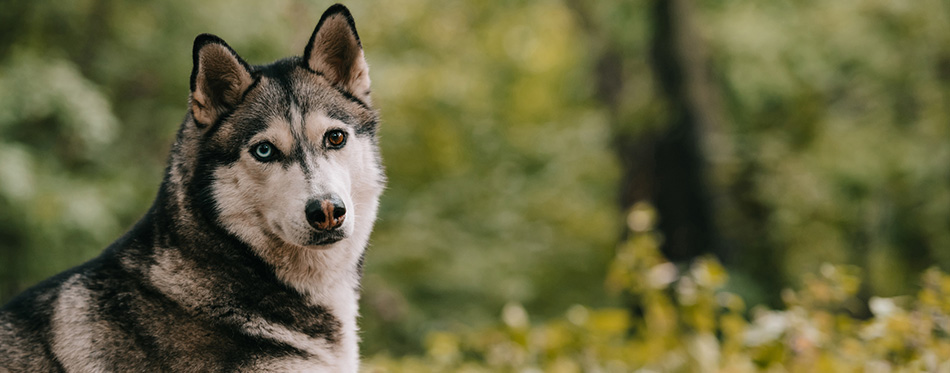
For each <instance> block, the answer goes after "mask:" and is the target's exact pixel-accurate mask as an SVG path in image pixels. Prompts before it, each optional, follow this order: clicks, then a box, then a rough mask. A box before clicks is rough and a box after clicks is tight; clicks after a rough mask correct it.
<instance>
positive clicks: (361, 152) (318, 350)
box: [0, 5, 385, 372]
mask: <svg viewBox="0 0 950 373" xmlns="http://www.w3.org/2000/svg"><path fill="white" fill-rule="evenodd" d="M194 64H195V65H194V70H193V71H192V75H191V96H190V104H191V105H190V110H189V111H188V115H187V116H186V119H185V121H184V122H183V123H182V125H181V128H180V130H179V133H178V138H177V140H176V142H175V144H174V146H173V148H172V151H171V154H170V160H169V166H168V169H167V170H166V175H165V178H164V180H163V182H162V186H161V188H160V190H159V193H158V196H157V197H156V199H155V202H154V204H153V206H152V207H151V209H150V210H149V211H148V212H147V213H146V214H145V216H144V217H143V218H142V220H140V221H139V222H138V223H137V224H136V225H135V227H133V228H132V229H131V230H130V231H129V232H128V233H126V234H125V235H124V236H123V237H122V238H120V239H119V240H118V241H116V242H115V243H113V244H112V245H111V246H110V247H109V248H107V249H106V250H105V251H104V252H103V253H102V254H101V255H100V256H99V257H97V258H95V259H93V260H91V261H89V262H87V263H85V264H83V265H81V266H79V267H76V268H73V269H71V270H69V271H67V272H64V273H61V274H59V275H57V276H54V277H52V278H50V279H47V280H46V281H44V282H42V283H40V284H38V285H36V286H34V287H32V288H30V289H29V290H27V291H26V292H24V293H22V294H20V295H19V296H17V297H16V298H14V299H13V300H12V301H10V302H9V303H7V304H6V305H5V306H4V307H3V308H2V309H0V372H2V371H4V370H9V371H14V372H20V371H24V372H35V371H75V372H102V371H255V372H256V371H303V370H307V371H326V372H339V371H344V372H349V371H355V370H357V368H358V364H359V363H358V347H357V336H356V314H357V305H358V298H359V293H358V291H359V281H360V276H361V266H362V260H363V253H364V250H365V247H366V244H367V242H368V239H369V233H370V231H371V230H372V226H373V221H374V220H375V218H376V210H377V208H378V198H379V195H380V194H381V192H382V188H383V184H384V182H385V178H384V176H383V172H382V167H381V165H380V159H379V151H378V146H377V142H376V126H377V121H378V119H377V118H378V116H377V114H376V112H375V110H373V109H372V108H371V106H370V99H369V78H368V68H367V66H366V62H365V60H364V57H363V51H362V45H361V43H360V40H359V36H358V35H357V33H356V29H355V25H354V22H353V19H352V18H351V16H350V13H349V11H348V10H347V9H346V8H345V7H343V6H342V5H334V6H333V7H331V8H330V9H328V10H327V11H326V12H325V13H324V15H323V17H322V18H321V19H320V22H319V23H318V25H317V27H316V29H315V30H314V33H313V36H311V39H310V42H309V43H308V45H307V48H306V49H305V51H304V53H303V56H302V57H292V58H288V59H284V60H280V61H277V62H275V63H272V64H270V65H263V66H250V65H248V64H246V63H245V62H244V61H243V60H242V59H241V58H240V57H239V56H238V55H237V53H235V52H234V50H232V49H231V48H230V47H229V46H228V45H227V44H226V43H225V42H224V41H223V40H221V39H220V38H217V37H215V36H212V35H201V36H199V37H198V38H197V39H196V40H195V46H194Z"/></svg>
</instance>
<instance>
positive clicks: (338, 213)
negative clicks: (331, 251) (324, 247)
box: [306, 194, 346, 231]
mask: <svg viewBox="0 0 950 373" xmlns="http://www.w3.org/2000/svg"><path fill="white" fill-rule="evenodd" d="M306 213H307V223H310V226H311V227H313V228H315V229H316V230H319V231H331V230H334V229H337V228H339V227H340V226H341V225H343V219H345V218H346V206H344V205H343V200H341V199H340V197H338V196H337V195H335V194H325V195H323V196H320V197H318V198H316V199H312V200H310V201H308V202H307V210H306Z"/></svg>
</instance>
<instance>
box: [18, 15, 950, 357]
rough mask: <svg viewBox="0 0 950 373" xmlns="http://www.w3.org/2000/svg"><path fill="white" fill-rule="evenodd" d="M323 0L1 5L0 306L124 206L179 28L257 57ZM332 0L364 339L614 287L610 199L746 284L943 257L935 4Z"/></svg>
mask: <svg viewBox="0 0 950 373" xmlns="http://www.w3.org/2000/svg"><path fill="white" fill-rule="evenodd" d="M330 4H331V3H330V2H326V1H319V2H309V1H295V0H278V1H268V2H241V3H235V2H231V1H222V0H209V1H201V2H194V1H184V0H169V1H162V2H136V1H120V0H76V1H68V2H54V1H29V0H2V1H0V9H2V12H0V301H5V300H7V299H9V298H10V297H11V296H13V295H14V294H16V293H17V292H19V291H21V290H23V289H25V288H26V287H28V286H30V285H32V284H34V283H35V282H37V281H39V280H40V279H42V278H45V277H47V276H50V275H52V274H54V273H56V272H58V271H61V270H64V269H66V268H68V267H71V266H74V265H76V264H78V263H80V262H82V261H84V260H86V259H89V258H91V257H93V256H95V255H97V254H98V253H99V252H100V251H101V249H102V248H104V247H105V246H106V245H107V244H109V243H110V242H112V241H113V240H114V239H115V238H117V237H118V236H119V235H120V234H121V233H122V232H123V231H124V230H125V229H127V228H128V227H130V226H131V224H133V223H134V222H135V221H136V220H137V219H138V218H139V217H140V216H141V215H142V214H143V213H144V212H145V211H146V209H147V208H148V206H149V205H150V203H151V201H152V199H153V197H154V195H155V193H156V190H157V187H158V185H159V182H160V181H161V177H162V172H163V169H164V166H165V161H166V156H167V152H168V149H169V147H170V144H171V143H172V141H173V138H174V135H175V131H176V129H177V127H178V125H179V124H180V122H181V120H182V118H183V116H184V114H185V110H186V102H187V96H188V77H189V74H190V71H191V61H192V60H191V55H190V54H191V46H192V41H193V40H194V37H195V36H196V35H198V34H200V33H203V32H210V33H213V34H216V35H219V36H221V37H222V38H223V39H225V40H227V41H228V43H229V44H230V45H231V46H232V47H233V48H234V49H235V50H236V51H237V52H238V53H240V54H241V55H242V57H244V59H245V60H247V61H248V62H249V63H252V64H261V63H268V62H270V61H273V60H275V59H277V58H281V57H284V56H288V55H299V54H302V51H303V47H304V45H305V43H306V40H307V38H308V37H309V36H310V33H311V32H312V30H313V27H314V26H315V24H316V22H317V20H318V19H319V16H320V14H321V13H322V12H323V10H324V9H325V8H326V7H328V6H329V5H330ZM346 5H347V6H348V7H350V9H351V11H352V12H353V14H354V16H355V18H356V24H357V28H358V30H359V33H360V37H361V39H362V41H363V46H364V48H365V51H366V55H367V59H368V62H369V65H370V71H371V76H372V80H373V92H374V93H373V94H374V99H375V103H376V106H377V107H378V108H379V109H380V110H381V114H382V118H383V122H382V127H381V136H382V137H381V145H382V148H383V158H384V161H385V164H386V167H387V172H388V175H389V178H390V181H389V188H388V190H387V191H386V193H385V194H384V197H383V202H382V208H381V212H380V219H379V221H378V223H377V228H376V230H375V233H374V235H373V238H372V244H371V247H370V248H369V252H368V258H367V267H366V275H365V279H364V296H363V299H362V315H363V316H362V319H361V325H362V330H363V332H362V333H363V340H364V342H363V345H362V348H363V354H364V355H373V354H377V353H380V352H384V351H385V352H386V353H387V354H391V355H393V356H401V355H403V354H412V353H419V352H420V351H423V350H424V349H425V347H424V346H425V345H426V343H429V342H426V338H427V337H426V336H427V335H430V332H432V331H440V330H448V331H453V330H461V329H465V328H477V327H479V326H481V325H492V323H495V322H496V320H498V318H499V315H500V314H501V310H502V309H505V310H506V312H507V311H508V310H512V309H513V310H516V311H517V310H521V309H523V310H525V312H526V313H527V314H530V315H531V317H532V318H536V319H540V320H544V319H546V318H551V317H556V316H558V315H561V314H562V313H563V312H564V310H565V309H568V308H569V307H571V305H575V304H583V305H586V306H588V307H625V306H624V305H629V304H630V303H631V302H635V301H631V300H630V299H625V297H618V296H615V295H610V294H608V292H607V291H606V289H605V286H604V283H605V281H606V277H607V272H608V271H607V268H608V267H609V265H610V263H611V260H612V258H614V256H615V254H616V251H617V249H618V247H619V246H618V244H619V243H620V242H623V241H624V240H626V239H627V238H629V234H630V233H626V232H628V228H627V227H628V226H630V228H633V230H634V231H636V230H637V227H638V224H641V225H642V221H640V220H637V218H636V217H637V216H641V215H642V214H641V215H637V214H632V215H629V216H630V217H631V219H630V220H631V221H629V222H627V221H626V219H627V216H628V215H627V211H629V210H630V209H631V207H634V206H636V208H634V210H635V211H640V212H642V213H645V214H655V215H656V217H655V220H649V219H648V220H649V221H655V222H657V225H656V227H655V229H656V237H658V240H657V245H658V246H657V247H658V249H659V251H660V253H661V254H662V255H663V256H664V257H665V258H668V259H669V260H671V261H672V263H674V264H675V265H677V266H678V267H679V268H681V269H682V268H686V266H687V265H688V263H691V262H692V261H693V260H694V259H696V258H699V257H702V258H710V257H714V258H718V260H719V261H720V262H721V263H722V264H723V265H724V267H725V269H726V270H728V273H729V280H728V282H727V283H725V284H724V285H723V286H724V289H726V290H727V291H729V292H731V293H734V294H738V295H739V296H741V297H742V298H743V299H745V302H747V303H748V304H750V305H754V304H764V305H768V306H770V307H779V306H781V305H782V303H783V301H784V302H787V299H783V298H782V297H781V294H782V291H781V290H782V289H784V288H787V287H797V286H800V285H801V280H800V279H801V278H802V274H806V273H817V272H819V269H820V268H822V265H823V263H832V264H849V265H853V266H856V267H859V268H862V269H863V270H862V271H860V272H858V273H859V274H856V276H857V277H859V278H862V279H863V281H862V282H861V284H862V285H860V287H859V288H857V289H855V290H854V292H855V295H856V297H858V298H860V299H863V300H865V301H866V300H867V299H869V298H870V297H871V296H872V295H877V296H886V297H888V296H896V295H902V294H912V293H914V292H916V291H917V290H918V289H919V288H920V274H921V273H923V272H924V270H925V269H927V268H930V267H934V266H936V267H938V268H942V269H944V270H946V269H950V1H946V0H919V1H914V2H904V1H889V0H848V1H769V2H763V1H753V0H708V1H686V0H669V1H664V0H654V1H631V0H598V1H585V0H537V1H519V0H509V1H498V2H483V1H475V0H465V1H436V0H417V1H400V2H351V3H348V4H346ZM651 206H652V207H651ZM641 220H642V219H641ZM628 223H629V224H628ZM650 229H652V228H650ZM709 255H711V256H709ZM825 275H828V273H827V271H826V273H825ZM628 298H629V297H628ZM506 305H508V306H507V307H506ZM512 305H517V307H515V308H512ZM520 307H523V308H520ZM871 311H873V310H869V309H868V308H867V307H864V308H862V307H857V308H856V309H852V310H850V311H849V313H850V314H852V315H854V316H856V317H867V316H869V315H870V314H871ZM512 312H515V311H512ZM508 313H509V315H508V316H510V312H508ZM515 314H516V315H517V314H518V313H517V312H515Z"/></svg>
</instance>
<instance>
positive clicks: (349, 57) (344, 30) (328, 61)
mask: <svg viewBox="0 0 950 373" xmlns="http://www.w3.org/2000/svg"><path fill="white" fill-rule="evenodd" d="M303 60H304V64H305V65H306V67H307V68H308V69H309V70H311V71H314V72H316V73H319V74H322V75H323V76H324V77H325V78H326V79H327V80H329V81H330V83H331V84H333V85H334V86H336V87H338V88H340V89H342V90H344V91H346V92H347V93H350V94H352V95H353V96H355V97H357V98H359V99H360V100H363V101H364V102H367V103H368V102H369V91H370V90H369V84H370V81H369V66H368V65H367V64H366V59H365V58H364V56H363V45H362V44H361V43H360V36H359V34H357V33H356V24H355V23H354V22H353V16H352V15H351V14H350V11H349V9H347V8H346V7H345V6H343V5H341V4H335V5H333V6H331V7H330V8H328V9H327V11H326V12H324V13H323V16H322V17H320V22H319V23H317V27H316V28H315V29H314V30H313V35H311V36H310V42H309V43H307V48H306V49H304V53H303Z"/></svg>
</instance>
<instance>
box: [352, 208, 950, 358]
mask: <svg viewBox="0 0 950 373" xmlns="http://www.w3.org/2000/svg"><path fill="white" fill-rule="evenodd" d="M651 216H655V213H653V211H652V210H651V207H650V206H648V205H643V204H641V205H638V206H636V207H635V208H634V210H633V211H632V212H631V215H630V219H629V221H630V222H631V226H632V227H633V228H635V229H636V230H637V231H636V232H634V233H633V234H632V235H631V237H630V238H629V239H628V240H627V241H626V242H624V243H622V244H621V245H620V247H619V248H618V251H617V255H616V257H615V258H614V259H613V261H612V263H611V266H610V272H609V273H610V274H609V277H608V279H607V286H608V287H609V288H612V289H614V291H616V292H621V293H623V294H625V295H627V296H629V297H630V299H633V300H634V301H633V302H632V303H633V304H634V306H633V307H632V308H629V309H625V308H599V309H598V308H590V307H587V306H583V305H574V306H571V307H570V308H568V309H567V311H566V312H565V313H564V314H563V315H562V316H560V317H556V318H552V319H550V320H547V321H544V322H539V323H531V322H530V321H529V316H528V313H527V312H526V311H525V309H524V308H523V307H522V306H521V305H519V304H517V303H511V304H508V305H506V306H505V307H504V309H503V310H502V316H501V322H500V323H498V324H497V325H495V326H492V327H487V328H481V329H477V328H476V329H469V330H466V331H464V332H461V333H450V332H436V333H432V334H430V335H429V336H428V337H427V338H426V354H425V355H422V356H410V357H402V358H392V357H390V356H388V355H378V356H375V357H373V358H372V359H369V361H368V362H367V366H366V371H369V372H449V371H456V372H541V371H543V372H564V373H568V372H630V371H644V372H718V371H725V372H754V371H789V372H816V371H817V372H847V371H946V370H947V369H950V275H946V274H944V273H943V272H941V271H939V270H937V269H930V270H928V271H927V272H926V273H924V274H923V276H922V282H921V284H922V286H921V290H920V291H919V292H918V294H917V295H916V296H903V297H895V298H880V297H872V298H871V300H870V302H869V304H868V305H867V306H868V307H869V308H870V310H871V312H872V316H871V317H870V318H867V319H862V318H856V317H854V316H853V314H854V313H855V312H857V310H856V309H858V308H861V307H864V304H862V302H861V301H859V300H858V299H857V298H856V296H855V295H856V293H857V291H858V289H859V288H860V273H859V272H860V271H859V269H858V268H857V267H853V266H835V265H831V264H825V265H823V266H822V267H821V271H820V273H819V274H817V275H808V276H806V277H805V281H804V286H803V287H802V288H801V289H799V290H797V291H792V290H786V291H785V292H784V293H783V298H784V299H785V302H786V307H785V308H784V309H780V310H770V309H767V308H765V307H762V306H756V307H753V308H752V309H751V310H747V309H746V304H745V302H744V301H743V299H742V298H741V297H739V296H738V295H736V294H734V293H731V292H728V291H725V290H724V289H723V287H724V285H725V284H726V282H727V281H728V274H727V272H726V270H725V269H724V268H723V267H722V266H721V265H719V263H718V262H717V261H716V260H715V259H713V258H700V259H697V260H696V261H694V262H692V263H691V264H690V265H689V266H688V267H685V268H678V267H677V266H676V265H674V264H673V263H670V262H668V261H666V260H665V259H664V258H663V257H662V255H660V254H659V251H658V250H657V243H658V241H659V239H660V238H659V237H658V236H657V234H656V233H655V232H654V231H652V229H651V225H652V223H651ZM634 310H635V311H634ZM747 313H748V314H750V315H751V317H750V318H747V317H746V314H747Z"/></svg>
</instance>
